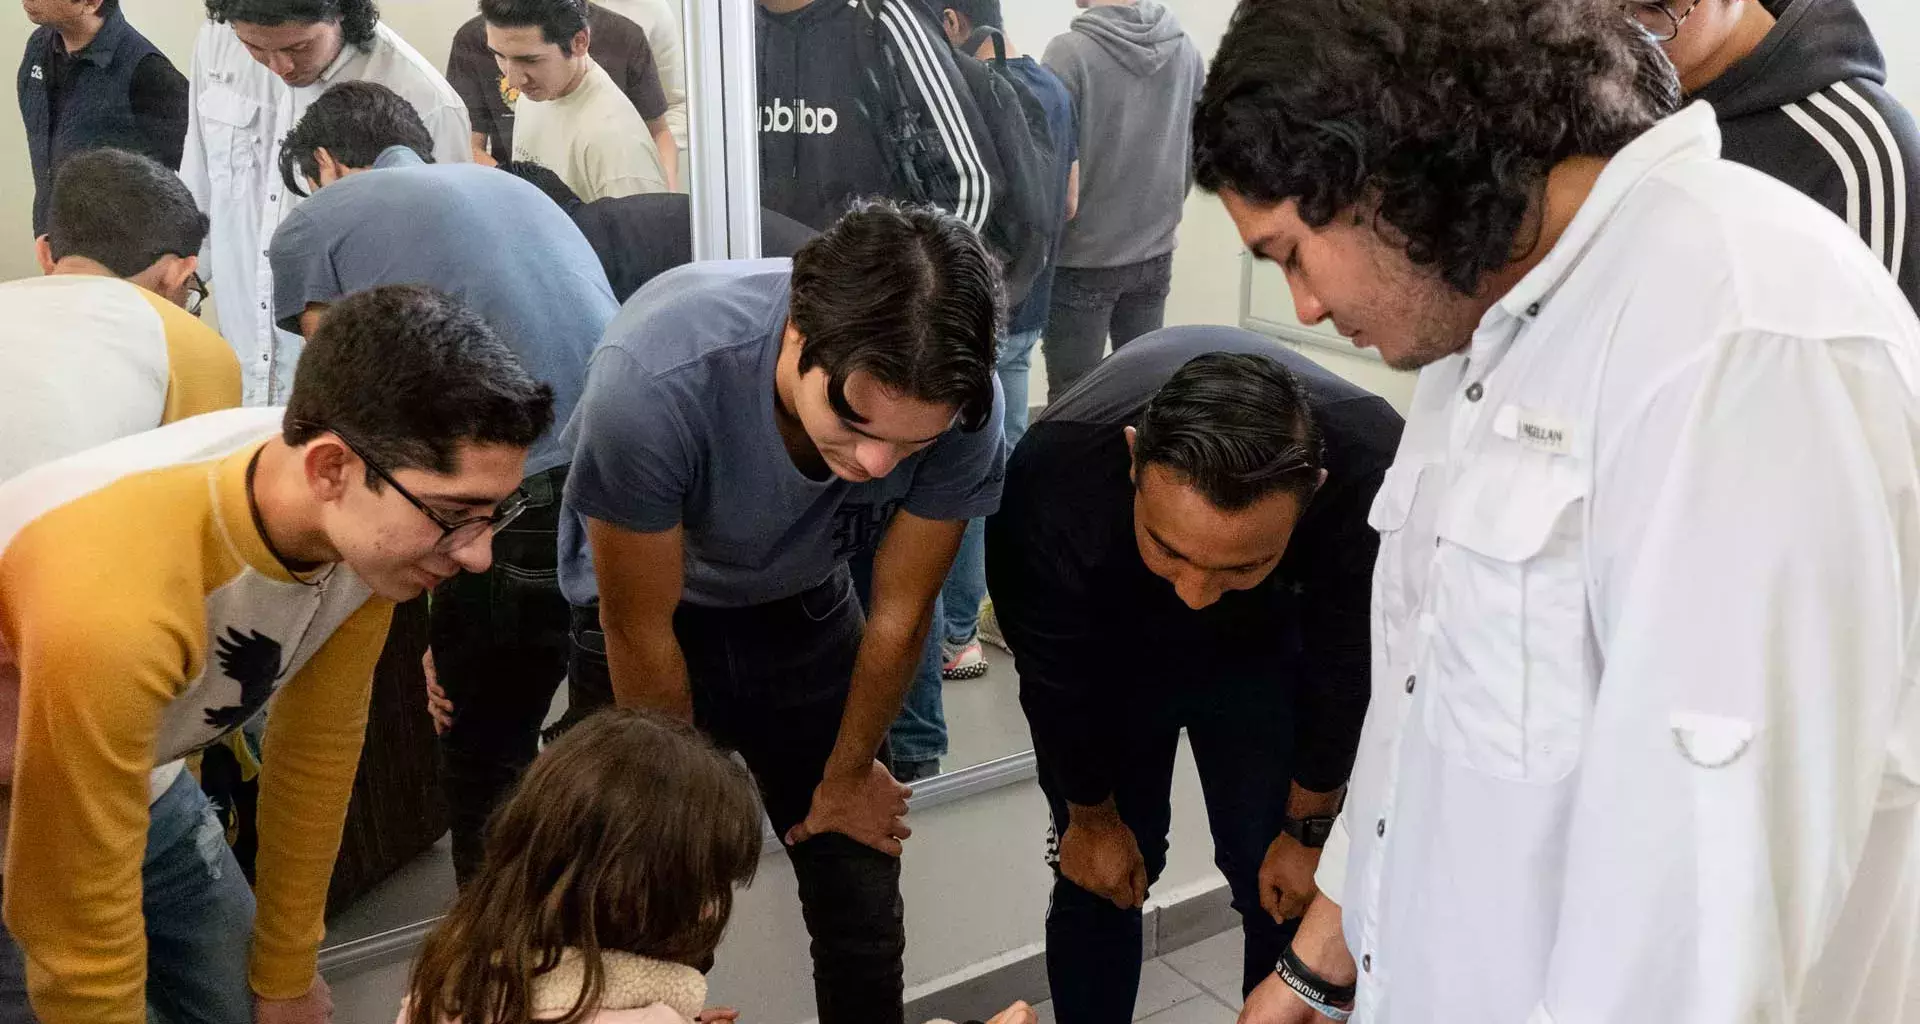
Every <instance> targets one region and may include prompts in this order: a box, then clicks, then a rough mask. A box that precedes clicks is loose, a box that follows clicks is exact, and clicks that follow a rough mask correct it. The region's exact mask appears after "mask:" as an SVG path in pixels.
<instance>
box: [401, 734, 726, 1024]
mask: <svg viewBox="0 0 1920 1024" xmlns="http://www.w3.org/2000/svg"><path fill="white" fill-rule="evenodd" d="M759 862H760V803H759V799H758V797H757V796H756V794H755V793H754V788H753V783H752V781H751V780H750V779H749V778H748V776H747V773H746V771H745V770H744V769H742V768H740V767H739V766H737V765H736V764H734V763H733V762H732V761H730V760H728V759H727V758H726V756H725V755H723V754H722V753H720V751H718V750H717V749H715V748H714V746H713V745H712V744H711V743H709V742H707V741H706V739H704V738H703V737H701V736H700V735H699V734H698V733H696V732H695V731H694V730H693V728H692V727H691V726H687V725H682V724H680V723H677V722H671V721H669V720H667V719H664V718H660V717H656V716H653V715H650V714H647V713H645V712H639V711H627V710H608V711H603V712H600V713H599V714H597V715H595V716H593V717H592V718H589V719H587V720H586V721H583V722H581V723H580V724H579V725H577V726H575V727H574V728H573V729H571V730H569V731H568V732H567V734H566V735H565V736H563V737H561V738H560V739H559V740H558V741H556V742H555V743H554V744H553V745H552V746H550V747H548V748H547V749H546V750H545V751H544V752H542V753H541V755H540V756H539V757H538V758H537V759H536V760H535V761H534V762H533V765H532V766H531V767H530V768H528V770H527V774H526V777H525V778H524V779H523V780H522V781H521V783H520V786H519V788H518V789H517V790H516V791H515V792H514V795H513V796H512V797H511V798H510V799H509V800H508V801H507V802H506V803H505V804H503V805H502V806H501V808H500V810H499V812H498V813H497V814H496V815H495V817H494V819H493V822H492V824H491V826H490V828H489V833H488V837H487V846H486V858H485V861H484V863H483V864H482V865H481V868H480V871H479V874H478V875H477V876H476V877H475V878H473V879H472V880H471V881H470V882H469V883H468V885H467V886H466V887H465V888H464V889H463V890H462V891H461V893H460V895H459V897H458V899H457V900H456V901H455V903H454V906H453V909H452V911H451V912H450V913H448V915H447V917H446V919H445V920H444V921H442V922H441V924H440V926H439V927H438V928H437V929H435V931H434V933H433V935H432V936H430V937H429V938H428V939H427V942H426V945H425V947H424V948H423V949H422V950H421V954H420V959H419V961H418V962H417V963H416V964H415V966H414V971H413V978H412V982H411V984H410V986H409V991H410V995H409V997H408V1005H407V1007H406V1009H404V1010H402V1011H401V1016H400V1021H399V1024H448V1022H453V1021H458V1022H462V1024H527V1022H532V1021H540V1022H543V1024H546V1022H552V1024H626V1022H630V1021H631V1022H641V1021H647V1022H651V1021H654V1020H658V1019H669V1020H670V1019H672V1018H670V1017H665V1015H664V1014H662V1013H661V1012H660V1011H661V1008H663V1007H664V1008H668V1009H671V1010H673V1011H674V1012H675V1013H676V1014H677V1015H678V1016H679V1017H680V1018H682V1019H685V1020H692V1019H694V1018H695V1017H697V1016H698V1015H699V1014H700V1012H701V1009H702V1007H703V1005H704V1003H705V1001H706V990H707V984H706V978H705V977H704V975H703V974H702V970H703V969H704V968H705V967H706V966H708V965H710V964H711V963H712V962H713V951H714V949H715V947H717V946H718V945H719V944H720V936H721V934H722V933H723V932H724V931H725V930H726V925H727V918H728V916H729V915H730V914H731V913H732V911H733V891H734V889H735V888H737V887H740V886H744V885H746V884H747V883H748V882H750V881H752V879H753V873H754V869H755V867H756V866H758V864H759ZM650 1007H651V1008H652V1009H651V1010H649V1009H648V1008H650Z"/></svg>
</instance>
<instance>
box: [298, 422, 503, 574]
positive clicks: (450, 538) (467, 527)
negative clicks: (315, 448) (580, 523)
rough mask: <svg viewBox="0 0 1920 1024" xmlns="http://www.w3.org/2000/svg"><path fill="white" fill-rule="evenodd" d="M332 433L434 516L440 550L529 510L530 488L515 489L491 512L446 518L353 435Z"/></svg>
mask: <svg viewBox="0 0 1920 1024" xmlns="http://www.w3.org/2000/svg"><path fill="white" fill-rule="evenodd" d="M315 429H321V430H325V429H327V428H325V427H319V428H315ZM332 433H333V436H335V437H337V438H339V439H340V443H341V444H344V445H346V446H347V447H348V448H349V449H351V450H352V451H353V453H354V454H355V455H358V456H360V461H362V462H364V463H366V464H367V468H368V469H371V470H373V473H374V475H375V476H377V477H379V478H380V479H382V480H385V481H386V482H387V486H389V487H391V488H393V489H394V490H396V491H399V492H400V496H401V497H402V498H405V499H407V502H408V503H409V504H411V505H412V506H413V507H414V508H417V509H419V510H420V514H421V515H424V516H426V517H427V518H428V519H431V520H433V525H435V526H438V527H439V528H440V542H439V543H437V544H435V545H434V546H433V550H434V551H435V553H437V554H442V555H445V554H450V553H452V552H455V551H458V550H460V549H461V548H464V547H466V546H467V545H469V544H471V543H473V542H474V541H476V540H479V539H480V538H482V537H489V536H492V535H493V534H496V533H498V532H500V531H501V530H504V529H506V528H507V525H508V524H509V523H511V522H513V521H514V520H515V519H518V518H520V513H522V512H525V511H526V510H527V504H528V499H527V495H526V492H524V491H514V492H513V493H512V494H509V495H507V497H506V500H505V501H502V502H501V503H500V504H499V505H497V506H495V507H494V510H493V514H492V515H490V516H470V517H468V518H466V519H462V520H460V521H459V522H454V523H449V522H447V521H446V520H445V519H442V518H441V517H440V514H439V513H438V512H435V511H434V510H433V509H430V508H428V507H427V504H426V502H423V501H421V500H420V499H419V498H416V497H414V496H413V492H412V491H409V490H407V489H406V488H405V487H403V486H401V484H400V481H398V480H395V479H394V478H393V474H392V473H389V472H387V471H386V469H385V468H384V467H382V466H381V465H380V463H378V462H375V461H374V460H373V457H372V456H370V455H368V454H367V453H366V452H364V451H362V450H361V449H360V446H359V445H357V444H354V443H353V439H352V438H350V437H348V436H347V435H345V434H342V433H341V432H339V431H338V430H335V431H332Z"/></svg>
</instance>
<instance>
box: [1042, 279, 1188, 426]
mask: <svg viewBox="0 0 1920 1024" xmlns="http://www.w3.org/2000/svg"><path fill="white" fill-rule="evenodd" d="M1172 289H1173V254H1172V253H1168V254H1166V255H1165V256H1155V257H1153V258H1152V259H1146V260H1142V261H1140V262H1139V263H1129V264H1127V265H1126V266H1124V267H1088V268H1082V267H1061V268H1059V269H1058V270H1056V271H1054V275H1053V301H1052V304H1051V305H1049V306H1048V307H1047V333H1046V334H1045V335H1043V336H1042V337H1041V339H1040V350H1041V351H1042V352H1044V353H1046V357H1047V400H1048V401H1054V400H1057V399H1059V398H1060V397H1061V396H1063V395H1065V394H1066V393H1067V391H1068V390H1069V389H1071V388H1072V387H1073V385H1074V384H1075V383H1077V382H1078V381H1079V380H1080V378H1082V377H1084V376H1086V375H1087V373H1088V372H1089V371H1091V370H1092V369H1093V368H1094V367H1095V366H1098V365H1100V359H1101V357H1102V356H1103V355H1104V354H1105V352H1106V348H1107V338H1108V336H1109V335H1111V336H1112V338H1113V350H1114V351H1115V352H1118V351H1120V348H1121V346H1123V345H1125V344H1126V343H1127V342H1129V341H1132V340H1133V339H1135V338H1138V337H1139V336H1141V335H1142V334H1146V333H1147V332H1149V331H1157V330H1159V329H1160V328H1161V326H1162V325H1163V324H1165V323H1166V319H1167V293H1168V292H1170V291H1172Z"/></svg>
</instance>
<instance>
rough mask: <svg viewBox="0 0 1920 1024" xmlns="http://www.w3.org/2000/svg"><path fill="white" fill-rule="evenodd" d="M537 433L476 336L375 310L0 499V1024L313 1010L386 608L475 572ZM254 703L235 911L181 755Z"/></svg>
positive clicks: (546, 398)
mask: <svg viewBox="0 0 1920 1024" xmlns="http://www.w3.org/2000/svg"><path fill="white" fill-rule="evenodd" d="M552 421H553V392H552V389H551V388H549V387H547V386H546V385H545V384H542V383H540V382H538V381H536V380H534V379H533V378H532V377H531V376H529V375H528V374H527V372H526V371H525V370H524V369H522V368H521V366H520V363H519V361H518V360H516V359H515V358H514V356H513V353H512V352H511V351H510V350H509V349H508V348H507V347H506V346H505V345H503V344H501V342H500V340H499V339H498V338H497V337H496V336H495V335H494V333H493V332H492V331H491V330H490V329H489V328H488V327H487V325H486V323H485V322H484V321H482V320H481V319H480V317H479V316H478V315H476V314H474V313H473V312H471V311H469V310H467V309H465V308H463V307H461V306H460V305H459V304H458V303H456V302H454V301H453V300H451V299H449V298H447V297H446V296H444V295H441V294H439V293H437V292H434V291H431V290H429V289H425V288H419V287H412V286H406V287H391V288H380V289H375V290H373V291H368V292H362V293H360V294H358V295H355V296H352V297H350V298H348V299H346V300H344V301H342V302H340V303H338V304H336V305H334V306H333V307H331V308H330V309H329V310H328V314H327V317H326V319H325V322H324V323H323V324H322V325H321V326H320V328H319V330H318V331H317V332H316V333H315V334H314V336H313V337H312V339H310V341H309V343H308V345H307V346H306V349H305V351H304V352H303V354H302V356H301V361H300V373H299V376H298V383H297V385H296V386H295V388H294V391H293V394H292V395H290V396H289V401H288V404H287V406H286V408H284V409H273V408H265V409H234V410H228V411H225V412H217V413H210V414H208V415H205V416H197V417H194V418H193V419H190V420H185V421H182V422H180V423H175V424H172V425H170V426H166V427H162V428H160V429H158V430H154V431H149V432H147V433H143V434H137V435H134V436H132V437H128V438H123V439H121V440H119V441H115V442H112V443H110V444H108V445H105V446H103V447H100V448H95V449H92V450H90V451H87V452H83V453H81V454H79V455H76V456H72V457H70V458H67V459H63V460H60V461H57V462H53V463H48V464H46V465H43V466H40V467H38V468H36V469H33V470H30V471H29V472H27V473H25V474H22V475H21V476H18V477H15V478H14V479H12V480H10V481H8V482H7V483H5V484H3V485H0V708H4V709H5V720H4V722H0V736H4V737H6V743H5V745H4V746H3V747H0V768H4V769H5V775H4V776H3V777H4V778H5V779H6V780H7V784H6V786H5V787H4V788H0V802H4V803H5V804H7V805H8V807H7V810H8V811H9V812H10V813H9V816H8V817H7V818H5V819H0V820H7V821H9V822H10V823H11V828H10V830H9V834H8V835H7V836H6V861H5V872H4V875H0V892H3V893H4V905H5V923H6V932H7V933H8V934H9V935H10V936H11V939H10V940H6V941H0V1020H6V1021H9V1022H15V1021H25V1020H31V1019H33V1018H34V1017H35V1016H37V1017H38V1019H39V1020H40V1021H41V1022H42V1024H82V1022H85V1024H142V1022H145V1021H146V1020H147V1019H148V1018H147V1014H148V1007H149V1006H150V1005H151V1006H152V1007H153V1009H154V1010H156V1011H158V1013H159V1014H160V1016H161V1018H162V1019H165V1020H178V1021H201V1022H211V1024H321V1022H324V1021H326V1020H327V1019H328V1018H329V1014H330V1004H329V999H328V996H327V989H326V985H325V983H324V982H322V981H321V980H320V978H319V976H318V975H317V974H316V972H315V961H316V957H317V955H318V952H319V945H320V940H321V936H322V934H323V933H324V930H325V929H324V922H323V912H324V909H325V904H326V895H327V884H328V879H329V877H330V875H331V874H332V870H333V862H334V858H335V855H336V854H337V853H338V851H339V845H340V836H341V829H342V827H343V826H344V824H345V821H346V812H347V801H348V797H349V795H350V793H351V792H352V787H353V777H354V772H355V770H356V768H357V766H358V764H359V760H360V747H361V743H362V741H363V739H364V738H365V735H366V726H367V713H368V701H369V699H370V696H371V691H372V685H373V669H374V665H375V663H376V661H377V660H378V659H379V657H380V652H381V649H382V646H383V644H384V641H385V638H386V633H387V625H388V621H389V619H390V617H391V614H392V609H393V605H394V604H395V603H396V602H401V601H410V600H413V599H414V598H417V597H419V596H420V595H421V594H423V593H425V592H426V591H427V590H428V589H430V588H432V587H433V586H435V585H436V584H438V583H440V582H442V581H444V580H446V579H448V578H450V577H452V576H454V575H456V574H458V573H460V572H463V571H466V572H479V571H484V570H485V569H486V568H487V566H488V564H489V563H490V562H491V560H492V557H493V555H492V542H493V534H494V532H495V531H496V530H498V529H501V528H503V527H504V526H506V525H507V524H509V523H511V522H512V521H513V519H514V518H515V517H516V516H518V515H519V513H520V511H521V510H522V507H523V505H522V503H521V501H520V500H519V499H518V498H516V497H515V496H514V495H515V492H516V490H517V489H518V487H519V485H520V480H521V478H522V477H523V476H524V475H525V474H524V467H525V463H526V458H527V450H528V448H529V447H530V446H532V445H533V444H534V443H535V441H536V440H537V439H538V438H540V437H541V436H542V435H544V434H545V433H546V432H547V429H548V428H549V426H550V425H551V424H552ZM269 700H271V701H272V702H273V713H272V714H271V715H270V716H268V719H267V724H266V740H265V753H266V756H265V767H264V769H263V772H262V775H261V780H260V802H259V806H260V809H259V855H258V860H257V872H256V888H255V889H253V890H252V891H249V889H248V886H247V884H246V880H245V878H244V877H243V876H242V875H241V872H240V868H239V865H238V864H236V863H235V861H234V858H233V855H232V853H231V852H230V851H229V850H228V849H227V846H226V843H225V839H224V835H223V832H222V829H221V826H220V824H219V822H218V821H217V820H216V819H215V818H214V817H213V816H212V815H211V813H210V812H209V810H208V804H207V799H206V796H205V795H204V794H203V793H202V792H201V790H200V787H199V785H198V784H197V783H196V781H195V780H194V777H193V776H192V774H190V773H188V772H186V771H185V770H184V768H183V764H182V761H181V759H182V758H184V757H186V756H187V755H189V754H191V753H193V752H195V751H197V750H201V749H204V748H205V747H207V746H209V745H210V744H213V743H216V742H219V741H220V740H221V739H222V738H223V737H225V736H226V735H228V734H229V733H231V732H233V731H234V730H236V729H239V728H240V727H241V726H242V725H243V724H244V723H246V722H247V721H248V720H249V719H251V718H253V717H254V716H255V715H256V714H258V713H259V712H260V711H261V709H262V708H264V707H265V706H266V705H267V702H268V701H269ZM16 943H17V948H16V946H15V944H16ZM29 1000H30V1001H31V1009H30V1010H29V1008H28V1001H29Z"/></svg>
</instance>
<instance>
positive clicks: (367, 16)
mask: <svg viewBox="0 0 1920 1024" xmlns="http://www.w3.org/2000/svg"><path fill="white" fill-rule="evenodd" d="M207 17H208V18H211V19H212V20H214V21H216V22H219V23H221V24H225V23H227V22H230V21H244V22H246V23H247V24H249V25H285V24H286V23H288V22H290V21H297V22H301V23H304V24H313V23H314V22H320V21H337V22H339V23H340V35H341V37H342V38H344V39H345V40H346V41H347V42H349V43H352V44H353V45H355V46H365V45H367V44H368V43H371V42H373V29H374V26H376V25H378V24H380V8H378V7H375V6H374V5H373V0H207Z"/></svg>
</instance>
